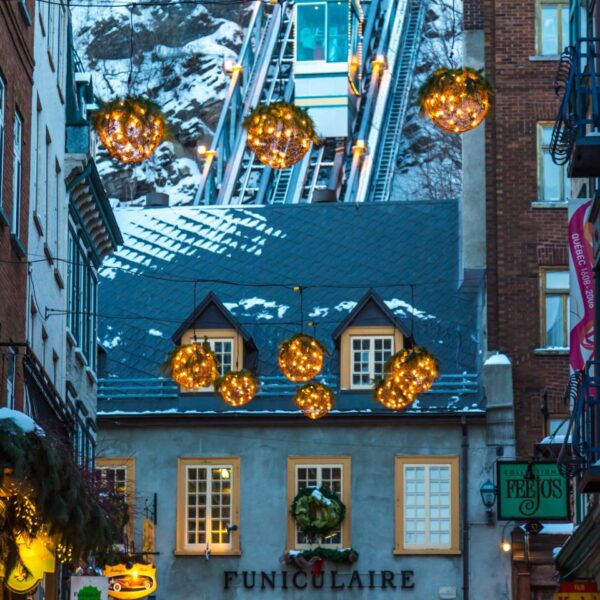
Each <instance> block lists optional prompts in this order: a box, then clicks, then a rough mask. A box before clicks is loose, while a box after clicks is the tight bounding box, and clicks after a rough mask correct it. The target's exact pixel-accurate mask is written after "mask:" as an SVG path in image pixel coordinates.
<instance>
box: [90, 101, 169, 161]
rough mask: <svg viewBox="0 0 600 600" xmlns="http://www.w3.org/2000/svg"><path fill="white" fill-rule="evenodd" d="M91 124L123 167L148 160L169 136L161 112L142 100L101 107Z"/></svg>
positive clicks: (105, 104)
mask: <svg viewBox="0 0 600 600" xmlns="http://www.w3.org/2000/svg"><path fill="white" fill-rule="evenodd" d="M92 122H93V125H94V129H95V130H96V133H97V134H98V137H99V138H100V141H101V142H102V144H103V145H104V147H105V148H106V149H107V150H108V153H109V154H110V155H111V156H112V157H113V158H116V159H117V160H120V161H121V162H124V163H140V162H143V161H145V160H148V159H149V158H150V157H151V156H152V154H153V153H154V151H155V150H156V148H158V146H159V145H160V144H161V142H162V141H163V139H164V138H165V135H166V133H167V127H166V124H165V117H164V115H163V114H162V112H161V110H160V108H159V107H158V106H157V105H156V104H154V102H151V101H149V100H146V99H145V98H139V97H136V98H133V97H130V98H123V99H120V100H113V101H111V102H107V103H104V104H102V105H101V106H100V108H99V109H98V110H96V111H94V113H93V115H92Z"/></svg>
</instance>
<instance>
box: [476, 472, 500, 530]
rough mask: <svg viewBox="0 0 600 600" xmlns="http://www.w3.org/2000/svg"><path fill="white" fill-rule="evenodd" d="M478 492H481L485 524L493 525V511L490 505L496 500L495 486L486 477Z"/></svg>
mask: <svg viewBox="0 0 600 600" xmlns="http://www.w3.org/2000/svg"><path fill="white" fill-rule="evenodd" d="M479 493H480V494H481V501H482V502H483V505H484V506H485V508H486V511H485V514H486V516H487V524H488V525H493V524H494V511H493V510H492V506H494V503H495V502H496V486H495V485H494V484H493V483H492V482H491V481H490V480H489V479H488V480H487V481H486V482H485V483H483V484H482V485H481V487H480V488H479Z"/></svg>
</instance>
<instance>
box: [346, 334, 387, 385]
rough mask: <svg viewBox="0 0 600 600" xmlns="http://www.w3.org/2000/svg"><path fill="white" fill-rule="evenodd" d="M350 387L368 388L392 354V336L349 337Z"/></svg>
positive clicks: (380, 373)
mask: <svg viewBox="0 0 600 600" xmlns="http://www.w3.org/2000/svg"><path fill="white" fill-rule="evenodd" d="M350 344H351V357H350V363H351V364H350V372H351V379H352V381H351V387H352V388H363V387H364V388H369V387H371V386H372V385H373V381H374V380H376V379H378V378H380V377H382V376H383V369H384V367H385V363H386V362H387V361H388V360H389V359H390V358H391V356H392V355H393V354H394V335H393V334H392V335H360V334H359V335H351V336H350Z"/></svg>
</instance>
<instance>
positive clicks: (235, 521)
mask: <svg viewBox="0 0 600 600" xmlns="http://www.w3.org/2000/svg"><path fill="white" fill-rule="evenodd" d="M190 469H206V474H207V478H206V492H205V495H206V505H205V511H206V512H205V517H204V522H205V527H204V536H205V542H204V543H190V542H188V535H189V533H190V530H189V529H188V519H190V518H193V519H196V520H197V519H199V518H200V517H198V514H197V513H196V516H195V517H189V510H190V508H193V507H191V506H190V503H189V495H188V484H189V475H188V473H189V470H190ZM214 469H227V470H228V471H229V476H230V482H231V484H230V485H231V489H230V493H229V517H228V518H221V520H222V521H227V524H228V525H232V526H233V525H236V526H237V527H238V528H239V527H240V459H239V457H233V456H232V457H214V458H213V457H210V458H209V457H205V458H202V457H200V458H180V459H179V464H178V490H177V549H176V554H204V553H206V552H207V550H208V551H210V553H212V554H219V555H239V554H240V546H239V529H235V530H234V529H232V530H231V531H229V532H228V533H227V534H228V536H229V541H228V542H227V543H215V544H213V543H212V541H211V537H212V519H213V505H212V496H213V489H212V483H213V480H212V471H213V470H214ZM192 493H193V492H192ZM194 506H196V507H197V505H194ZM221 506H226V505H221ZM216 518H219V517H216ZM228 525H225V527H227V526H228ZM221 532H222V533H224V532H223V531H221ZM194 533H196V532H194Z"/></svg>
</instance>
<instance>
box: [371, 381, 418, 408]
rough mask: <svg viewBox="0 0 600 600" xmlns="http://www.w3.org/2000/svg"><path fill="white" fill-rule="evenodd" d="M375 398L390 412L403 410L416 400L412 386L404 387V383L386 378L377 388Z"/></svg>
mask: <svg viewBox="0 0 600 600" xmlns="http://www.w3.org/2000/svg"><path fill="white" fill-rule="evenodd" d="M373 396H374V398H375V400H377V401H378V402H381V404H383V405H384V406H385V407H386V408H389V409H390V410H402V409H404V408H406V407H407V406H410V405H411V404H412V403H413V402H414V400H415V394H414V393H413V392H412V390H411V389H410V386H406V385H403V382H402V381H400V382H397V381H396V380H394V379H392V378H391V377H386V378H385V379H384V380H383V381H382V382H381V383H379V384H378V385H377V386H376V388H375V391H374V393H373Z"/></svg>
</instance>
